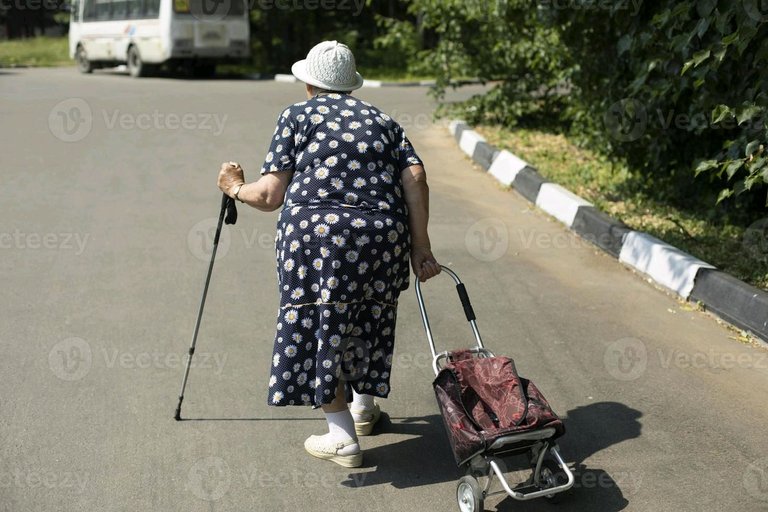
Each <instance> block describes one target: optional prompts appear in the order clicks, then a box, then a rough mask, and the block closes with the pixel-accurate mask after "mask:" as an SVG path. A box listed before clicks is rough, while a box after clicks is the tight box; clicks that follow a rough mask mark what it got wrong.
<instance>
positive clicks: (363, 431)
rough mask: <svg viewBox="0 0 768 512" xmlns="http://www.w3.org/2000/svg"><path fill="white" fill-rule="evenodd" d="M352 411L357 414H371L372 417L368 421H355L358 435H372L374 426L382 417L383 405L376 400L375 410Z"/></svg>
mask: <svg viewBox="0 0 768 512" xmlns="http://www.w3.org/2000/svg"><path fill="white" fill-rule="evenodd" d="M351 412H352V414H357V415H359V416H365V415H371V419H370V420H368V421H360V422H358V421H356V422H355V433H356V434H357V435H358V436H369V435H371V432H372V431H373V426H374V425H376V423H377V422H378V421H379V419H380V418H381V407H379V404H377V403H375V402H374V404H373V410H352V411H351Z"/></svg>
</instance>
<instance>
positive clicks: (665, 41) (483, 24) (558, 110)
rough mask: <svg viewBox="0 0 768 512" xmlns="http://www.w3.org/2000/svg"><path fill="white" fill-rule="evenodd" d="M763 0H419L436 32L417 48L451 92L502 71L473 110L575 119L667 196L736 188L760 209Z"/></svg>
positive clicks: (537, 121) (726, 193)
mask: <svg viewBox="0 0 768 512" xmlns="http://www.w3.org/2000/svg"><path fill="white" fill-rule="evenodd" d="M759 6H760V0H720V1H716V0H698V1H685V2H679V1H674V0H660V1H658V2H639V1H637V2H635V1H631V0H600V1H595V0H557V1H555V0H539V1H538V2H533V1H531V0H495V1H493V0H488V1H483V0H464V1H460V0H413V1H412V2H411V4H410V7H409V12H410V13H411V15H412V16H413V17H415V18H417V19H418V20H420V27H419V29H420V30H423V31H431V32H433V33H435V34H436V35H437V42H436V44H434V46H433V47H429V48H422V50H421V53H420V54H419V58H418V59H416V61H417V62H418V67H419V69H420V71H421V72H424V73H430V74H434V75H436V76H437V78H438V86H437V88H436V93H437V95H438V96H439V95H441V94H442V93H443V92H444V90H445V88H446V87H447V86H448V83H449V81H450V79H452V78H455V77H461V76H476V77H479V78H481V79H484V80H488V81H495V80H498V81H500V82H499V83H498V84H496V85H495V86H494V87H493V88H492V89H491V90H490V91H489V92H487V93H486V94H483V95H480V96H477V97H475V98H473V99H472V100H470V101H469V102H467V103H465V104H464V105H463V115H465V116H466V117H467V118H468V120H469V121H470V122H491V123H497V124H502V125H505V126H513V125H516V124H531V125H536V126H541V125H545V126H546V125H550V126H553V127H557V128H558V129H561V130H568V131H570V133H571V135H572V136H575V138H576V139H578V140H580V141H581V142H582V143H583V144H587V145H590V146H591V147H593V148H596V149H599V150H600V151H602V152H603V153H604V154H606V155H609V156H611V157H612V158H614V159H615V160H617V161H621V162H622V163H626V164H627V165H628V167H629V168H630V169H631V170H632V172H633V173H635V175H636V180H635V182H636V183H637V184H639V186H641V187H645V188H646V189H647V190H648V191H649V192H651V193H653V194H654V195H655V196H656V197H658V198H662V199H664V198H666V199H668V200H670V201H672V202H677V203H679V204H682V205H685V204H686V203H693V202H697V203H700V202H701V201H702V198H704V200H706V201H708V202H709V204H714V203H715V202H720V201H722V200H724V199H728V201H727V203H728V208H729V209H732V210H743V211H752V212H754V211H758V210H761V209H762V208H763V207H764V206H765V205H766V204H767V203H766V185H767V184H768V155H767V154H766V152H765V146H766V145H768V125H767V122H768V117H767V113H768V109H767V107H768V96H767V94H768V93H767V92H766V89H768V74H767V72H766V60H768V37H767V36H768V23H766V21H768V12H766V13H765V14H762V13H761V12H760V10H759ZM398 30H399V31H400V32H403V28H402V27H398ZM697 177H698V178H697ZM713 211H714V210H713ZM719 211H727V209H726V210H722V209H721V210H719Z"/></svg>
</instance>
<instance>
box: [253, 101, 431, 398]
mask: <svg viewBox="0 0 768 512" xmlns="http://www.w3.org/2000/svg"><path fill="white" fill-rule="evenodd" d="M416 164H421V160H420V159H419V157H418V156H417V155H416V153H415V151H414V150H413V148H412V146H411V144H410V142H409V141H408V138H407V137H406V136H405V133H404V131H403V129H402V128H401V127H400V126H399V125H398V124H397V123H396V122H395V121H394V120H393V119H392V118H390V117H389V116H388V115H386V114H385V113H383V112H381V111H380V110H379V109H378V108H376V107H374V106H373V105H371V104H370V103H367V102H365V101H361V100H359V99H357V98H354V97H352V96H350V95H347V94H328V95H322V96H317V97H315V98H312V99H311V100H308V101H302V102H300V103H296V104H295V105H292V106H290V107H288V108H287V109H285V111H283V113H282V114H281V115H280V116H279V118H278V122H277V127H276V128H275V133H274V136H273V139H272V142H271V145H270V148H269V152H268V154H267V157H266V161H265V162H264V166H263V167H262V169H261V173H262V174H265V173H269V172H285V171H293V172H294V174H293V178H292V180H291V183H290V185H289V186H288V190H287V192H286V195H285V203H284V207H283V210H282V211H281V213H280V217H279V219H278V222H277V236H276V239H275V242H276V243H275V249H276V253H277V275H278V287H279V291H280V308H279V312H278V317H277V333H276V336H275V348H274V354H273V357H272V371H271V376H270V379H269V397H268V403H269V404H270V405H278V406H282V405H312V406H315V407H317V406H319V405H321V404H326V403H330V402H331V401H332V400H333V399H334V395H335V391H336V387H337V385H338V381H339V379H340V378H342V379H344V381H346V382H347V386H346V395H347V399H348V400H350V399H351V387H354V389H355V390H356V391H357V392H358V393H362V394H368V395H375V396H379V397H383V398H386V397H387V395H388V394H389V377H390V371H391V368H392V354H393V349H394V341H395V321H396V318H397V300H398V296H399V295H400V292H401V291H402V290H405V289H406V288H407V287H408V279H409V269H408V257H409V252H410V234H409V230H408V209H407V206H406V204H405V199H404V196H403V188H402V183H401V180H400V171H401V170H402V169H404V168H406V167H408V166H411V165H416Z"/></svg>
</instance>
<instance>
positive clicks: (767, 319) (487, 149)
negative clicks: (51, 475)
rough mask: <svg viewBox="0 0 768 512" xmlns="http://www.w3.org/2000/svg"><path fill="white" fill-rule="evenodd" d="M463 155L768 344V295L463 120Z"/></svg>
mask: <svg viewBox="0 0 768 512" xmlns="http://www.w3.org/2000/svg"><path fill="white" fill-rule="evenodd" d="M448 130H449V131H450V133H451V135H453V137H454V139H456V142H457V143H458V144H459V147H460V148H461V150H462V151H463V152H464V153H465V154H466V155H467V156H469V157H470V158H471V159H472V161H473V162H475V163H477V164H478V165H479V166H480V167H482V168H483V169H484V170H486V171H488V172H489V173H490V174H491V175H492V176H493V177H494V178H496V180H498V181H499V182H500V183H502V184H503V185H505V186H512V187H514V188H515V190H516V191H517V192H518V193H519V194H520V195H522V196H523V197H525V198H526V199H527V200H529V201H530V202H532V203H533V204H535V205H536V206H537V207H539V208H541V209H542V210H543V211H545V212H547V213H548V214H550V215H552V216H553V217H554V218H556V219H557V220H559V221H560V222H562V223H563V224H564V225H565V226H567V227H568V228H569V229H570V230H572V231H574V232H575V233H577V234H578V235H579V236H581V237H582V238H584V239H585V240H587V241H589V242H591V243H592V244H594V245H596V246H597V247H599V248H601V249H602V250H604V251H605V252H607V253H608V254H610V255H611V256H613V257H614V258H616V259H618V260H619V261H620V262H621V263H623V264H625V265H627V266H629V267H631V268H633V269H635V270H636V271H638V272H640V273H642V274H644V275H646V276H648V277H649V278H650V280H651V281H653V282H654V283H656V284H658V285H660V286H663V287H664V288H666V289H668V290H670V291H672V292H674V293H676V294H677V295H678V296H680V297H682V298H684V299H686V300H695V301H698V302H700V303H702V304H704V306H705V307H706V308H707V309H708V310H709V311H711V312H713V313H715V314H716V315H717V316H719V317H721V318H722V319H724V320H726V321H727V322H729V323H731V324H733V325H735V326H736V327H739V328H740V329H743V330H745V331H749V332H750V333H752V334H753V335H755V336H757V337H759V338H762V339H763V340H765V341H768V293H766V292H765V291H763V290H760V289H758V288H755V287H754V286H750V285H748V284H747V283H745V282H743V281H740V280H738V279H736V278H735V277H733V276H731V275H728V274H726V273H725V272H722V271H720V270H717V269H716V268H715V267H714V266H712V265H710V264H709V263H706V262H704V261H701V260H699V259H698V258H695V257H694V256H692V255H690V254H688V253H686V252H684V251H682V250H680V249H678V248H676V247H674V246H672V245H669V244H667V243H665V242H663V241H661V240H659V239H657V238H654V237H652V236H651V235H648V234H647V233H642V232H639V231H634V230H632V229H630V228H629V227H627V226H626V225H625V224H623V223H622V222H620V221H618V220H616V219H614V218H612V217H610V216H609V215H607V214H605V213H604V212H601V211H600V210H598V209H597V208H595V207H594V206H593V205H592V204H591V203H590V202H589V201H587V200H585V199H583V198H581V197H579V196H577V195H576V194H573V193H572V192H570V191H569V190H567V189H565V188H563V187H561V186H560V185H558V184H555V183H551V182H548V181H547V180H546V179H544V177H543V176H541V175H540V174H539V173H538V171H537V170H536V168H534V167H533V166H531V165H530V164H528V163H527V162H525V161H524V160H522V159H521V158H518V157H517V156H516V155H514V154H513V153H511V152H509V151H507V150H501V151H500V150H498V149H497V148H495V147H494V146H492V145H490V144H488V142H487V141H486V140H485V138H483V137H482V136H481V135H480V134H479V133H477V132H475V131H474V130H472V129H471V127H470V126H469V125H467V123H466V122H464V121H462V120H453V121H451V122H450V123H449V124H448Z"/></svg>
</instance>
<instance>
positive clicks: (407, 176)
mask: <svg viewBox="0 0 768 512" xmlns="http://www.w3.org/2000/svg"><path fill="white" fill-rule="evenodd" d="M401 178H402V182H403V192H404V193H405V202H406V204H407V205H408V225H409V228H410V231H411V266H412V267H413V271H414V272H415V273H416V276H417V277H418V278H419V280H420V281H421V282H424V281H426V280H427V279H429V278H431V277H434V276H436V275H437V274H439V273H440V265H438V264H437V261H436V260H435V257H434V256H433V255H432V246H431V244H430V241H429V233H428V232H427V224H428V223H429V185H427V172H426V171H425V170H424V167H423V166H421V165H412V166H410V167H406V168H405V169H403V171H402V172H401Z"/></svg>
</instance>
